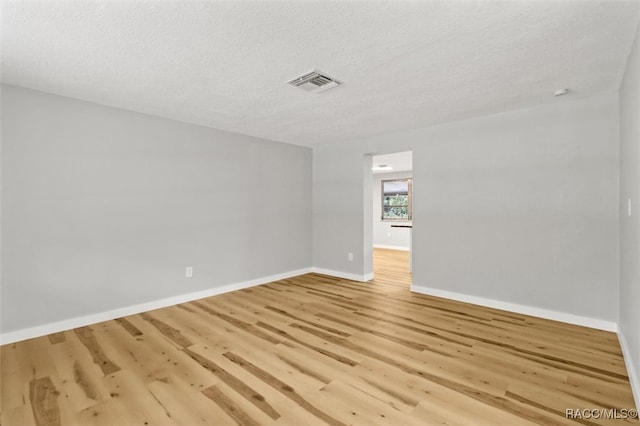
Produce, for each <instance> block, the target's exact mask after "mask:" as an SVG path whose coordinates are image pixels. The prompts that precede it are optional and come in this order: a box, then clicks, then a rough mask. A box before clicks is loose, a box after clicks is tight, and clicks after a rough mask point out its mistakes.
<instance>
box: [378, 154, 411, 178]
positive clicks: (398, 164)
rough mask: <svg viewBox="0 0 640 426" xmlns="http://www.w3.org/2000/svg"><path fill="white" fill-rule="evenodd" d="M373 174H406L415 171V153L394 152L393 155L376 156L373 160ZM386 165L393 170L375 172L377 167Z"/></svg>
mask: <svg viewBox="0 0 640 426" xmlns="http://www.w3.org/2000/svg"><path fill="white" fill-rule="evenodd" d="M372 164H373V174H374V175H376V174H382V173H395V172H406V171H411V170H413V152H411V151H405V152H394V153H393V154H383V155H374V156H373V158H372ZM381 165H386V166H389V167H391V170H375V168H376V167H378V166H381Z"/></svg>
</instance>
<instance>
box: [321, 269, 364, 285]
mask: <svg viewBox="0 0 640 426" xmlns="http://www.w3.org/2000/svg"><path fill="white" fill-rule="evenodd" d="M311 269H312V271H311V272H315V273H316V274H322V275H329V276H332V277H337V278H344V279H347V280H351V281H361V282H367V281H370V280H372V279H373V273H370V274H366V275H357V274H350V273H348V272H341V271H334V270H332V269H324V268H316V267H313V268H311Z"/></svg>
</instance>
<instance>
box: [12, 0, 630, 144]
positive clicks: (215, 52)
mask: <svg viewBox="0 0 640 426" xmlns="http://www.w3.org/2000/svg"><path fill="white" fill-rule="evenodd" d="M638 6H639V3H638V2H637V1H631V2H624V1H589V2H582V1H566V0H562V1H510V2H488V1H479V2H471V1H465V2H457V1H428V2H426V1H425V2H420V1H411V2H402V1H386V2H385V1H376V2H350V1H342V2H329V1H315V2H304V1H278V2H266V1H260V2H248V1H243V2H240V1H236V2H153V1H144V2H143V1H138V2H134V1H124V2H90V1H84V2H67V1H60V2H56V1H47V2H32V1H30V2H26V1H24V2H23V1H20V2H17V1H6V0H5V1H4V2H3V4H2V8H3V10H2V12H3V13H2V81H3V82H5V83H8V84H14V85H19V86H24V87H29V88H33V89H38V90H43V91H47V92H52V93H57V94H61V95H65V96H70V97H75V98H79V99H84V100H89V101H94V102H98V103H102V104H106V105H112V106H117V107H121V108H126V109H131V110H134V111H139V112H144V113H148V114H154V115H159V116H163V117H169V118H173V119H177V120H181V121H186V122H190V123H196V124H200V125H205V126H210V127H215V128H219V129H224V130H229V131H233V132H239V133H244V134H249V135H254V136H259V137H263V138H268V139H274V140H278V141H283V142H288V143H294V144H300V145H309V146H311V145H315V144H323V143H338V142H345V141H350V140H356V139H359V138H364V137H368V136H372V135H376V134H380V133H386V132H392V131H397V130H402V129H408V128H417V127H422V126H427V125H431V124H434V123H439V122H443V121H451V120H457V119H462V118H466V117H470V116H477V115H482V114H487V113H491V112H497V111H503V110H509V109H514V108H519V107H524V106H530V105H535V104H540V103H544V102H553V101H561V100H559V99H553V98H551V97H550V94H551V93H552V92H553V91H554V90H555V89H557V88H561V87H569V88H570V89H571V90H572V92H573V96H586V95H590V94H593V93H596V92H600V91H605V90H613V89H616V88H617V87H618V86H619V84H620V81H621V77H622V73H623V70H624V66H625V63H626V59H627V55H628V54H629V51H630V47H631V43H632V40H633V34H634V31H635V28H636V25H637V23H638ZM313 68H318V69H320V70H321V71H324V72H326V73H327V74H329V75H331V76H332V77H335V78H337V79H338V80H341V81H342V82H344V84H343V85H341V86H339V87H337V88H334V89H331V90H328V91H326V92H323V93H320V94H313V93H307V92H304V91H302V90H300V89H296V88H294V87H291V86H288V85H286V84H285V82H286V81H288V80H290V79H292V78H294V77H296V76H297V75H299V74H301V73H304V72H306V71H309V70H311V69H313Z"/></svg>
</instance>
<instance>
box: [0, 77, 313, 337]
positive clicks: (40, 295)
mask: <svg viewBox="0 0 640 426" xmlns="http://www.w3.org/2000/svg"><path fill="white" fill-rule="evenodd" d="M2 89H3V92H2V124H3V126H2V197H3V198H2V230H3V235H2V264H3V269H2V293H3V299H2V322H3V323H2V331H4V332H8V331H13V330H18V329H22V328H25V327H30V326H37V325H41V324H46V323H49V322H55V321H60V320H64V319H69V318H73V317H77V316H82V315H89V314H95V313H98V312H102V311H106V310H110V309H115V308H121V307H126V306H130V305H134V304H138V303H144V302H149V301H153V300H157V299H161V298H166V297H171V296H176V295H181V294H185V293H189V292H193V291H199V290H204V289H210V288H213V287H218V286H222V285H226V284H232V283H237V282H242V281H246V280H250V279H255V278H261V277H265V276H269V275H273V274H278V273H284V272H288V271H292V270H296V269H300V268H308V267H310V266H311V228H312V225H311V161H312V160H311V159H312V152H311V150H310V149H308V148H303V147H298V146H293V145H287V144H282V143H276V142H272V141H266V140H260V139H256V138H252V137H248V136H242V135H237V134H232V133H227V132H223V131H217V130H213V129H209V128H204V127H198V126H194V125H189V124H184V123H179V122H175V121H170V120H166V119H162V118H156V117H151V116H147V115H143V114H137V113H134V112H129V111H124V110H119V109H114V108H108V107H104V106H99V105H95V104H91V103H87V102H82V101H77V100H72V99H68V98H63V97H59V96H55V95H49V94H45V93H41V92H36V91H31V90H26V89H21V88H16V87H10V86H3V87H2ZM187 265H192V266H193V267H194V276H193V278H191V279H186V278H185V267H186V266H187Z"/></svg>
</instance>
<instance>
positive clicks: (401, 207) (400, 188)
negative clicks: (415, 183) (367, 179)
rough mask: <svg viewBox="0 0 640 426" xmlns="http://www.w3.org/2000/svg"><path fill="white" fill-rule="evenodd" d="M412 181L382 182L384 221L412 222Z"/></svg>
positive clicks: (393, 180)
mask: <svg viewBox="0 0 640 426" xmlns="http://www.w3.org/2000/svg"><path fill="white" fill-rule="evenodd" d="M411 186H412V179H392V180H383V181H382V217H381V219H382V220H411Z"/></svg>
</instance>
